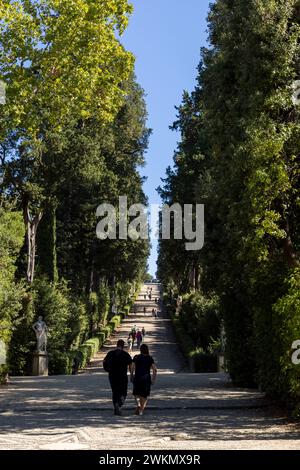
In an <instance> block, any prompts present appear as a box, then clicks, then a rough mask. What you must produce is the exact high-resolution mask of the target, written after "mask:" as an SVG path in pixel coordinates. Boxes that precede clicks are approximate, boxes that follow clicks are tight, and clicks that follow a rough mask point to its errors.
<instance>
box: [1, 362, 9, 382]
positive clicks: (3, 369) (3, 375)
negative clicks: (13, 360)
mask: <svg viewBox="0 0 300 470" xmlns="http://www.w3.org/2000/svg"><path fill="white" fill-rule="evenodd" d="M7 375H8V367H7V366H6V365H1V366H0V385H3V384H5V383H6V380H7Z"/></svg>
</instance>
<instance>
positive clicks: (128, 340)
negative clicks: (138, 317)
mask: <svg viewBox="0 0 300 470" xmlns="http://www.w3.org/2000/svg"><path fill="white" fill-rule="evenodd" d="M127 344H128V349H129V351H132V334H131V333H129V336H128V339H127Z"/></svg>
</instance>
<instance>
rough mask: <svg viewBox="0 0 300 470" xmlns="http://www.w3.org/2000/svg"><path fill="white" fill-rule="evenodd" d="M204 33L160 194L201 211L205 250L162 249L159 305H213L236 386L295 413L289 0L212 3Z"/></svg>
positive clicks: (295, 24) (293, 43) (296, 19)
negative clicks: (165, 297)
mask: <svg viewBox="0 0 300 470" xmlns="http://www.w3.org/2000/svg"><path fill="white" fill-rule="evenodd" d="M209 33H210V34H209V39H210V47H209V48H206V49H203V51H202V58H201V62H200V66H199V75H198V84H197V86H196V88H195V90H194V92H193V93H191V94H190V95H189V94H187V93H185V94H184V97H183V102H182V105H181V106H180V108H179V113H178V121H177V122H176V123H175V124H174V127H175V128H176V129H178V130H180V131H181V134H182V142H181V143H180V144H179V147H178V149H177V152H176V154H175V160H174V163H175V166H174V169H172V170H171V169H168V173H167V178H166V180H165V182H164V186H163V187H162V188H161V189H160V192H161V195H162V198H163V200H164V201H165V202H167V203H173V202H179V203H181V204H183V203H200V204H204V205H205V247H204V249H203V250H201V251H199V252H192V253H190V252H189V253H186V252H185V250H184V245H183V243H182V242H180V241H177V240H171V241H170V242H168V241H162V242H161V244H160V260H159V275H160V278H161V279H162V281H163V283H164V285H165V287H166V289H168V291H169V292H170V295H171V296H178V295H182V294H185V293H186V292H188V291H189V290H190V289H197V290H200V291H201V293H202V294H203V295H204V296H207V297H208V298H210V297H211V296H212V295H217V296H218V297H219V299H220V308H221V312H222V316H223V319H224V322H225V329H226V337H227V342H226V344H227V348H226V355H227V366H228V369H229V372H230V374H231V376H232V378H233V380H234V381H235V382H236V383H241V384H254V383H256V384H259V385H260V387H261V388H262V389H263V390H265V391H266V392H268V393H269V394H271V395H273V396H276V397H277V398H280V399H284V400H285V401H286V402H287V401H288V402H292V403H295V402H297V403H299V378H300V368H299V367H298V366H295V365H293V364H292V362H291V345H292V343H293V341H294V340H296V339H299V338H300V325H299V318H300V310H299V291H300V282H299V249H300V226H299V220H300V219H299V215H300V204H299V201H300V184H299V174H300V165H299V161H300V160H299V153H300V148H299V145H300V140H299V135H300V134H299V133H300V124H299V122H300V121H299V105H297V104H295V101H294V100H293V99H292V97H293V84H294V81H295V80H297V79H299V73H300V68H299V55H300V54H299V40H300V4H299V1H297V0H278V1H276V2H275V1H269V0H268V1H266V0H255V1H253V2H247V1H244V0H217V1H216V2H215V3H214V4H213V5H212V6H211V10H210V14H209Z"/></svg>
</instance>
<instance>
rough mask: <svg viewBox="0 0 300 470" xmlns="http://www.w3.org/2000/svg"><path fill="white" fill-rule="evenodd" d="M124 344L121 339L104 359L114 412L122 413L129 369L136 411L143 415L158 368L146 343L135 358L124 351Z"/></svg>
mask: <svg viewBox="0 0 300 470" xmlns="http://www.w3.org/2000/svg"><path fill="white" fill-rule="evenodd" d="M124 346H125V342H124V341H123V340H122V339H119V341H118V342H117V349H115V350H114V351H110V352H109V353H108V354H107V355H106V357H105V359H104V361H103V368H104V370H105V371H106V372H108V376H109V382H110V386H111V389H112V401H113V405H114V412H115V415H121V414H122V413H121V407H122V406H123V405H124V403H125V400H126V397H127V389H128V376H127V371H128V370H129V372H130V380H131V382H132V383H133V395H134V397H135V400H136V404H137V407H136V410H135V413H136V414H137V415H142V414H143V412H144V409H145V407H146V405H147V401H148V397H149V395H150V392H151V385H153V384H154V382H155V379H156V375H157V369H156V366H155V363H154V359H153V357H152V356H150V354H149V348H148V346H147V345H146V344H142V345H141V347H140V354H138V355H136V356H134V358H133V359H132V358H131V356H130V354H128V353H127V352H126V351H124ZM151 371H152V377H151Z"/></svg>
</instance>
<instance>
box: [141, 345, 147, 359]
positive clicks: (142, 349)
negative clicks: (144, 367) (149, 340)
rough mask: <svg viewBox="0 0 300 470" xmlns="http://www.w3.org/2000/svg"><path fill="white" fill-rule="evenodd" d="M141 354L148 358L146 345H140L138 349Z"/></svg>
mask: <svg viewBox="0 0 300 470" xmlns="http://www.w3.org/2000/svg"><path fill="white" fill-rule="evenodd" d="M140 351H141V354H145V355H146V356H149V348H148V346H147V344H142V346H141V347H140Z"/></svg>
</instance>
